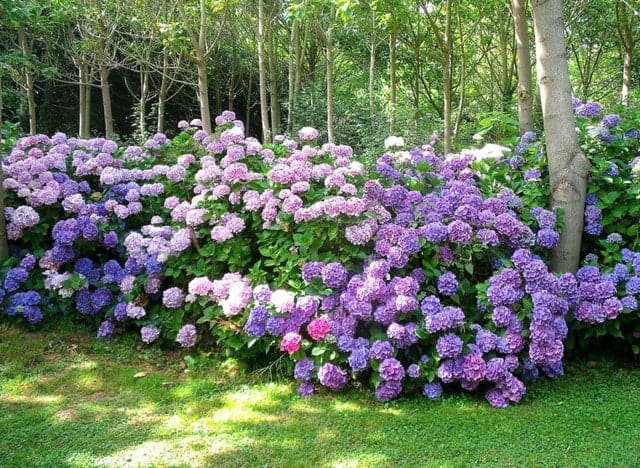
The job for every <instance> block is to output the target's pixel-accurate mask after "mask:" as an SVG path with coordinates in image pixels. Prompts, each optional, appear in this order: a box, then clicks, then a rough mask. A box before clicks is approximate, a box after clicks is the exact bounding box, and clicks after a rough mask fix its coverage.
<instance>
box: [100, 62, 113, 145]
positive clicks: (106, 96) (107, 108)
mask: <svg viewBox="0 0 640 468" xmlns="http://www.w3.org/2000/svg"><path fill="white" fill-rule="evenodd" d="M99 72H100V92H101V93H102V109H103V112H104V134H105V137H106V138H112V137H113V136H114V132H113V114H112V112H111V88H110V86H109V68H108V67H107V66H106V65H100V68H99Z"/></svg>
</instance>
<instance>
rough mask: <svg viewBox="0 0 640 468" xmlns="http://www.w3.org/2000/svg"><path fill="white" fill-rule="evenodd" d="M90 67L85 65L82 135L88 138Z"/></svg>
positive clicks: (90, 89)
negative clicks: (85, 78)
mask: <svg viewBox="0 0 640 468" xmlns="http://www.w3.org/2000/svg"><path fill="white" fill-rule="evenodd" d="M92 80H93V79H92V77H91V69H90V68H89V66H88V65H87V82H86V86H85V87H84V94H85V97H84V106H85V109H84V133H85V134H84V137H83V138H88V137H89V136H90V135H91V92H92V91H93V90H92V88H91V81H92Z"/></svg>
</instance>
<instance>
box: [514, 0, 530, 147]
mask: <svg viewBox="0 0 640 468" xmlns="http://www.w3.org/2000/svg"><path fill="white" fill-rule="evenodd" d="M525 2H526V0H511V16H513V25H514V30H515V37H516V54H517V55H516V68H517V71H518V122H519V129H520V135H522V134H524V133H525V132H529V131H532V130H533V96H532V93H531V50H530V48H529V28H528V27H527V14H526V3H525Z"/></svg>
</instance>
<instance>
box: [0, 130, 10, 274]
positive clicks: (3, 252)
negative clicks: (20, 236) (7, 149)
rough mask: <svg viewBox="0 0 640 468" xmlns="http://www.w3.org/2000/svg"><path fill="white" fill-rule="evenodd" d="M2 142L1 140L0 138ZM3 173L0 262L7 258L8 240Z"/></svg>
mask: <svg viewBox="0 0 640 468" xmlns="http://www.w3.org/2000/svg"><path fill="white" fill-rule="evenodd" d="M0 141H2V138H0ZM4 198H5V191H4V173H3V170H2V168H0V262H2V261H3V260H4V259H6V258H7V257H8V256H9V240H8V238H7V226H6V220H5V218H4V208H5V206H4Z"/></svg>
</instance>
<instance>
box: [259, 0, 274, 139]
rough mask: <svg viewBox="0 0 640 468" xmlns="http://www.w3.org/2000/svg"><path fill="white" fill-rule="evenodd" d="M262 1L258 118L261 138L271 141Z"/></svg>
mask: <svg viewBox="0 0 640 468" xmlns="http://www.w3.org/2000/svg"><path fill="white" fill-rule="evenodd" d="M264 23H265V18H264V1H263V0H258V81H259V88H260V120H261V121H262V139H263V141H264V142H265V143H271V141H272V140H271V127H270V126H269V104H268V102H267V73H266V67H265V57H264V56H265V51H264V42H265V35H264V27H265V24H264Z"/></svg>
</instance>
